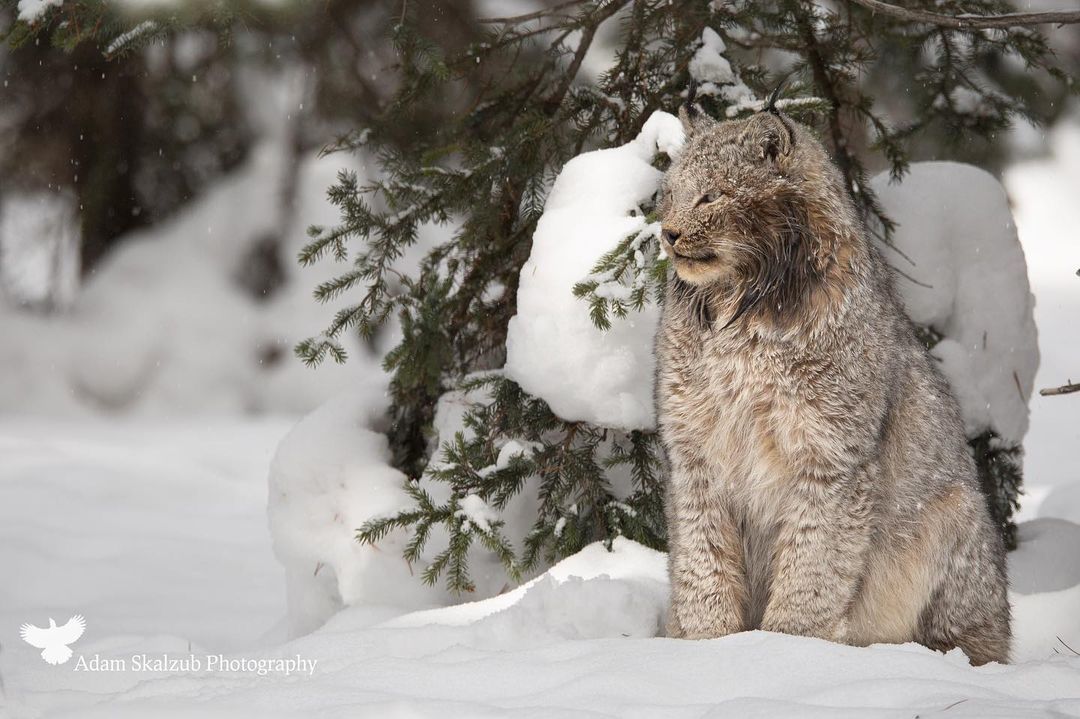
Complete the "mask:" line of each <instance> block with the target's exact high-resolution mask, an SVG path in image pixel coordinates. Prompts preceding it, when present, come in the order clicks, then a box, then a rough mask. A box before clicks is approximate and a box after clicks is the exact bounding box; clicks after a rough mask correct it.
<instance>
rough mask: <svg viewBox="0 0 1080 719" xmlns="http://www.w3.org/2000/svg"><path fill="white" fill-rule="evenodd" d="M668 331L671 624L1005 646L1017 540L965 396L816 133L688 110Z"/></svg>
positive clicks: (661, 355) (662, 345) (980, 653)
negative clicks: (983, 471)
mask: <svg viewBox="0 0 1080 719" xmlns="http://www.w3.org/2000/svg"><path fill="white" fill-rule="evenodd" d="M680 114H681V116H682V120H683V125H684V128H685V129H686V132H687V140H686V144H685V146H684V149H683V152H682V154H681V155H680V156H679V158H678V159H677V160H676V161H675V162H674V163H673V165H672V166H671V168H670V169H669V171H668V173H667V175H666V177H665V187H664V192H663V195H662V200H661V205H660V214H661V218H662V232H661V234H662V243H663V244H664V246H665V250H666V253H667V254H668V256H669V257H670V258H671V262H672V265H673V266H674V272H673V274H672V276H671V277H670V279H669V281H668V285H667V288H666V301H665V304H664V310H663V319H662V322H661V329H660V332H659V334H658V338H657V347H656V352H657V367H658V369H657V408H658V418H659V426H660V435H661V438H662V440H663V444H664V446H665V449H666V452H667V457H668V462H669V465H670V481H669V485H668V488H667V497H666V511H667V515H668V527H669V545H670V555H669V573H670V578H671V607H670V613H669V618H668V634H669V636H673V637H684V638H688V639H690V638H708V637H719V636H723V635H726V634H729V633H732V632H738V631H743V630H747V629H764V630H769V631H776V632H786V633H790V634H801V635H808V636H814V637H821V638H824V639H829V640H832V641H836V642H843V643H847V644H853V645H868V644H872V643H877V642H896V643H899V642H909V641H916V642H920V643H922V644H924V645H926V646H928V647H930V648H932V649H937V650H948V649H951V648H953V647H960V648H961V649H962V650H963V651H964V652H965V653H966V654H967V655H968V657H970V659H971V660H972V662H974V663H977V664H982V663H985V662H990V661H998V662H1005V661H1007V660H1008V656H1009V642H1010V629H1009V621H1010V619H1009V604H1008V597H1007V579H1006V570H1005V550H1004V547H1003V542H1002V540H1001V538H1000V536H999V533H998V531H997V530H996V528H995V527H994V525H993V524H992V522H991V520H990V516H989V513H988V510H987V507H986V501H985V499H984V497H983V496H982V494H981V492H980V489H979V486H978V481H977V478H976V472H975V465H974V462H973V460H972V457H971V455H970V453H969V451H968V447H967V444H966V441H965V437H964V428H963V423H962V420H961V416H960V411H959V409H958V406H957V404H956V401H955V400H954V399H953V397H952V395H951V394H950V390H949V387H948V385H947V383H946V381H945V380H944V379H943V377H942V376H941V374H940V373H939V372H938V370H937V369H936V367H935V366H934V361H933V359H932V358H931V357H930V355H929V354H928V353H927V352H926V351H925V349H924V347H923V346H922V345H921V344H920V343H919V341H918V340H917V339H916V337H915V334H914V331H913V328H912V325H911V323H910V321H909V320H908V319H907V316H906V315H905V314H904V311H903V309H902V307H901V305H900V302H899V300H898V298H897V295H896V292H895V290H894V288H893V283H892V272H891V270H890V269H889V267H888V266H887V265H886V263H885V261H884V259H883V258H882V256H881V254H880V253H879V251H878V249H877V248H876V247H875V246H874V244H873V243H872V242H871V241H870V239H869V236H868V233H867V230H866V229H865V227H864V224H863V222H862V220H861V218H860V216H859V215H858V213H857V212H856V210H855V207H854V204H853V202H852V200H851V199H850V197H849V193H848V191H847V188H845V186H844V183H843V181H842V179H841V175H840V173H839V171H838V170H837V169H836V167H835V166H834V165H833V163H832V162H831V160H830V159H829V157H828V154H827V152H826V151H825V148H824V147H823V146H822V145H821V143H820V142H819V141H818V140H817V139H816V138H815V137H814V135H813V133H812V131H811V130H810V129H809V128H807V127H804V126H802V125H800V124H798V123H796V122H794V121H793V120H792V119H790V118H789V117H787V116H786V115H784V114H782V113H780V112H778V111H776V110H775V109H770V110H768V111H763V112H760V113H758V114H756V115H754V116H751V117H749V118H747V119H741V120H731V121H726V122H716V121H714V120H712V119H710V118H708V117H706V116H704V115H703V114H702V113H701V112H700V111H696V112H695V111H693V110H688V109H687V108H684V109H683V110H682V111H681V113H680Z"/></svg>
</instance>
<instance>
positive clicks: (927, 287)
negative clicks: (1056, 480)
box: [870, 162, 1039, 446]
mask: <svg viewBox="0 0 1080 719" xmlns="http://www.w3.org/2000/svg"><path fill="white" fill-rule="evenodd" d="M870 185H871V187H872V188H873V190H874V191H875V192H877V193H878V196H879V197H880V199H881V203H882V206H883V207H884V209H885V213H886V214H887V215H888V216H890V217H892V218H893V219H895V220H896V221H897V222H898V223H899V227H898V229H897V231H896V233H895V235H894V238H893V248H895V249H893V248H890V247H886V246H884V245H883V248H884V250H883V251H884V252H885V255H886V257H887V259H888V260H889V262H890V263H891V264H892V265H893V267H896V268H897V269H898V270H899V271H900V272H902V273H904V274H906V275H907V276H908V277H904V276H898V277H897V278H896V284H897V288H898V289H899V290H900V294H901V298H902V300H903V303H904V308H905V309H906V310H907V313H908V316H910V317H911V318H912V319H913V320H914V321H915V322H917V323H919V324H921V325H929V326H931V327H933V328H934V329H935V330H937V331H938V332H940V333H941V334H942V335H944V337H943V339H942V340H941V341H940V342H939V343H938V344H937V345H936V346H935V347H934V348H933V350H932V351H931V354H933V355H934V356H935V357H936V358H937V359H938V360H940V364H939V366H940V367H941V370H942V372H944V374H945V376H946V378H947V379H948V380H949V385H950V386H951V387H952V390H953V393H954V394H955V395H956V397H957V400H958V401H959V402H960V408H961V410H962V411H963V415H964V425H965V430H966V432H967V435H968V436H969V437H972V436H975V435H978V434H981V433H982V432H983V431H985V430H987V429H992V430H993V431H994V432H996V433H997V434H998V436H999V437H1001V439H1002V440H1003V441H1005V442H1006V443H1007V444H1008V445H1013V446H1015V445H1018V444H1020V443H1021V442H1022V440H1023V438H1024V434H1025V433H1026V432H1027V428H1028V400H1029V399H1030V398H1031V393H1032V388H1033V384H1034V378H1035V371H1036V369H1037V368H1038V366H1039V351H1038V334H1037V332H1036V329H1035V320H1034V317H1033V308H1034V305H1035V299H1034V297H1033V296H1032V295H1031V290H1030V288H1029V286H1028V278H1027V265H1026V263H1025V261H1024V251H1023V247H1022V246H1021V245H1020V242H1019V240H1018V239H1017V234H1016V226H1015V224H1014V222H1013V218H1012V213H1011V211H1010V209H1009V203H1008V198H1007V197H1006V196H1005V191H1004V188H1002V186H1001V184H1000V183H999V182H998V181H997V180H996V179H994V177H993V176H991V175H990V174H988V173H986V172H984V171H983V170H980V169H978V168H975V167H972V166H970V165H962V164H958V163H953V162H917V163H913V164H912V166H911V171H910V172H909V173H908V174H907V175H905V177H904V179H903V181H902V182H900V183H899V184H890V183H889V177H888V175H887V174H884V173H883V174H881V175H878V176H877V177H875V178H874V179H873V180H872V181H871V183H870ZM909 277H910V278H911V279H908V278H909Z"/></svg>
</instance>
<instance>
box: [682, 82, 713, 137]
mask: <svg viewBox="0 0 1080 719" xmlns="http://www.w3.org/2000/svg"><path fill="white" fill-rule="evenodd" d="M697 87H698V85H697V80H694V79H691V80H690V85H689V86H688V87H687V88H686V102H684V103H683V104H682V105H680V106H679V122H681V123H682V126H683V132H685V133H686V136H687V137H690V136H691V135H693V134H694V133H696V132H697V131H698V130H700V129H701V128H702V127H704V126H705V125H707V124H708V123H709V122H710V119H709V117H708V116H707V115H706V114H705V113H704V112H702V111H701V108H700V107H698V106H697V105H696V104H695V102H694V101H695V100H696V99H697Z"/></svg>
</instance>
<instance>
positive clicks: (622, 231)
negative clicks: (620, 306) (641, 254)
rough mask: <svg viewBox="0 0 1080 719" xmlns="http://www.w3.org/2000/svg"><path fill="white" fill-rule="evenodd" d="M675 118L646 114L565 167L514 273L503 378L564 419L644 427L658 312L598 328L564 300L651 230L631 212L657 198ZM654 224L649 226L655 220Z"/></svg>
mask: <svg viewBox="0 0 1080 719" xmlns="http://www.w3.org/2000/svg"><path fill="white" fill-rule="evenodd" d="M682 140H683V131H682V127H681V125H680V124H679V121H678V120H677V119H676V118H675V117H674V116H672V115H669V114H667V113H664V112H655V113H653V115H652V116H651V117H650V118H649V119H648V121H646V123H645V126H644V127H643V128H642V130H641V134H640V135H639V136H638V137H637V138H636V139H635V140H633V141H632V142H629V143H627V144H626V145H623V146H622V147H615V148H611V149H607V150H596V151H594V152H587V153H584V154H582V155H579V156H578V157H575V158H574V159H572V160H571V161H570V162H568V163H566V166H565V167H564V168H563V170H562V172H561V173H560V174H559V177H558V178H557V179H556V180H555V184H554V186H553V187H552V189H551V195H550V196H549V197H548V200H547V203H546V205H545V208H544V214H543V216H542V217H541V218H540V221H539V223H538V224H537V228H536V234H535V235H534V236H533V247H532V254H531V255H530V257H529V260H528V262H526V263H525V266H524V267H523V268H522V270H521V284H520V286H519V288H518V296H517V315H515V316H514V317H513V318H512V319H511V320H510V325H509V327H508V330H507V339H506V374H507V376H508V377H509V378H510V379H513V380H514V381H515V382H517V383H518V384H520V385H521V386H522V387H523V388H524V389H525V390H526V391H527V392H529V393H531V394H533V395H535V396H538V397H540V398H542V399H544V400H545V401H546V402H547V403H548V404H549V405H551V408H552V410H553V411H554V412H555V413H556V414H557V415H559V416H560V417H562V418H563V419H565V420H572V421H576V420H583V421H588V422H592V423H594V424H599V425H602V426H606V427H620V428H624V429H651V428H653V427H654V426H655V424H656V417H655V412H654V409H653V401H652V382H653V370H654V366H655V359H654V357H653V336H654V335H655V333H656V326H657V322H658V319H659V308H657V307H656V306H655V305H648V306H646V308H645V309H644V310H643V311H642V312H636V313H631V314H630V315H629V316H628V317H626V318H625V319H622V320H620V319H617V318H616V319H615V320H614V321H613V323H612V327H611V329H610V330H608V331H607V332H599V331H597V329H596V327H595V326H594V325H593V324H592V321H591V320H590V319H589V313H588V311H587V307H586V305H585V304H584V303H583V302H582V301H581V300H578V299H577V298H575V297H574V295H573V292H572V290H573V287H574V285H575V284H577V283H578V282H581V281H582V280H584V279H585V278H586V277H587V276H588V275H589V274H590V273H591V272H592V270H593V268H594V267H595V265H596V263H597V261H598V260H599V259H600V258H601V256H603V255H604V253H606V252H608V251H609V250H611V249H612V248H614V247H615V246H616V245H617V244H618V243H619V242H620V241H622V240H623V239H624V238H626V237H627V236H628V235H630V234H633V233H638V232H642V231H650V232H655V231H658V225H656V226H650V225H649V224H648V223H647V222H646V221H645V217H644V216H643V215H642V214H641V212H640V210H639V207H640V206H641V205H642V204H643V203H645V202H647V201H648V200H649V199H650V198H651V197H652V196H653V195H654V194H655V192H656V190H657V187H658V186H659V183H660V180H661V178H662V173H661V172H660V171H659V170H657V169H656V168H655V167H653V166H652V164H651V162H652V159H653V157H654V156H655V155H656V154H657V152H665V153H667V154H669V155H673V154H676V153H678V151H679V148H680V147H681V145H682ZM654 224H655V223H654Z"/></svg>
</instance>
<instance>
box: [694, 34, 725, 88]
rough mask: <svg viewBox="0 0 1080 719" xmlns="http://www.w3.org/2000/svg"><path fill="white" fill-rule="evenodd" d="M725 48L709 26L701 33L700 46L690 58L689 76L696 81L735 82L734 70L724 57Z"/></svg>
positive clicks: (722, 83) (718, 83)
mask: <svg viewBox="0 0 1080 719" xmlns="http://www.w3.org/2000/svg"><path fill="white" fill-rule="evenodd" d="M726 49H727V48H726V47H725V45H724V41H723V39H721V37H720V36H719V35H718V34H716V31H715V30H713V29H712V28H711V27H707V28H705V29H704V30H703V31H702V33H701V47H699V48H698V50H697V52H695V53H694V56H693V57H692V58H690V65H689V67H688V69H689V70H690V76H691V77H692V78H694V79H695V80H697V81H698V82H712V83H715V84H717V85H724V84H729V83H733V82H735V80H736V78H735V71H734V70H732V69H731V63H730V62H728V61H727V58H725V57H724V54H723V53H724V51H725V50H726Z"/></svg>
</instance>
